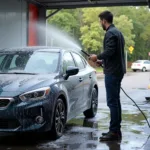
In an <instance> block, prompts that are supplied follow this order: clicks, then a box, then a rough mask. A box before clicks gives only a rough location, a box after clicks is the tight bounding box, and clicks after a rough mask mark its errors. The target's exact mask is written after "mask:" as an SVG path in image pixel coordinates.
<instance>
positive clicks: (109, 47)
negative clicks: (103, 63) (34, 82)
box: [97, 32, 117, 60]
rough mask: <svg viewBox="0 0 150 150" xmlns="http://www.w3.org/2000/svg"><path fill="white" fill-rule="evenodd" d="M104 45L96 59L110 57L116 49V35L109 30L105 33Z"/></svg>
mask: <svg viewBox="0 0 150 150" xmlns="http://www.w3.org/2000/svg"><path fill="white" fill-rule="evenodd" d="M105 38H106V39H105V40H106V46H105V49H104V52H103V53H101V54H99V55H98V56H97V58H98V59H100V60H101V59H107V58H109V57H111V56H112V55H113V54H114V53H115V51H116V49H117V37H116V36H115V35H113V34H112V33H111V32H108V33H106V37H105Z"/></svg>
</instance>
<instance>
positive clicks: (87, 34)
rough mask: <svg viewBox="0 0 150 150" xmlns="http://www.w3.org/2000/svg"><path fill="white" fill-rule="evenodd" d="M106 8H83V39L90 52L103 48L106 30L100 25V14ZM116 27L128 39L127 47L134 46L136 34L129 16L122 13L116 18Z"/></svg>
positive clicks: (97, 51)
mask: <svg viewBox="0 0 150 150" xmlns="http://www.w3.org/2000/svg"><path fill="white" fill-rule="evenodd" d="M104 10H106V8H88V9H83V10H82V11H83V24H84V25H83V26H82V27H81V38H80V39H81V41H82V44H83V46H84V47H85V49H87V51H88V52H92V51H95V52H96V53H99V52H100V51H102V49H103V38H104V34H105V33H104V31H103V29H102V28H101V27H100V23H99V18H98V15H99V13H100V12H102V11H104ZM114 22H115V25H116V27H118V29H120V30H121V31H122V33H123V34H124V37H125V40H126V49H127V47H128V46H129V45H133V46H134V40H133V39H134V38H135V35H134V34H132V30H133V23H132V20H130V19H129V18H128V17H127V16H125V15H121V16H119V17H115V18H114ZM124 25H125V26H124Z"/></svg>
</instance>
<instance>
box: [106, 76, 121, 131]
mask: <svg viewBox="0 0 150 150" xmlns="http://www.w3.org/2000/svg"><path fill="white" fill-rule="evenodd" d="M122 79H123V76H120V77H118V76H114V75H108V74H106V75H105V87H106V96H107V106H108V107H109V109H110V118H111V120H110V127H109V131H113V132H120V129H121V121H122V117H121V115H122V110H121V103H120V87H121V81H122Z"/></svg>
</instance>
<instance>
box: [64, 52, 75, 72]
mask: <svg viewBox="0 0 150 150" xmlns="http://www.w3.org/2000/svg"><path fill="white" fill-rule="evenodd" d="M68 66H74V67H75V62H74V60H73V57H72V55H71V54H70V53H69V52H67V53H65V54H64V56H63V73H65V72H66V70H67V67H68Z"/></svg>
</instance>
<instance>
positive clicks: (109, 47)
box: [98, 24, 126, 76]
mask: <svg viewBox="0 0 150 150" xmlns="http://www.w3.org/2000/svg"><path fill="white" fill-rule="evenodd" d="M124 46H125V40H124V37H123V35H122V33H121V32H120V31H119V30H118V29H117V28H116V27H115V26H114V25H113V24H112V25H110V27H109V28H108V29H107V32H106V34H105V38H104V52H103V53H101V54H99V55H98V59H100V60H104V74H112V75H116V76H122V75H124V74H125V73H126V65H125V54H124Z"/></svg>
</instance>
